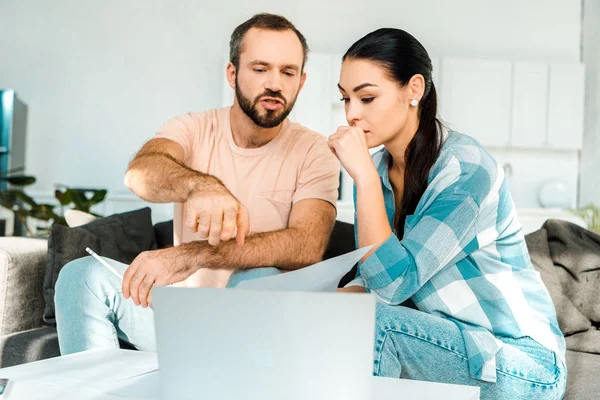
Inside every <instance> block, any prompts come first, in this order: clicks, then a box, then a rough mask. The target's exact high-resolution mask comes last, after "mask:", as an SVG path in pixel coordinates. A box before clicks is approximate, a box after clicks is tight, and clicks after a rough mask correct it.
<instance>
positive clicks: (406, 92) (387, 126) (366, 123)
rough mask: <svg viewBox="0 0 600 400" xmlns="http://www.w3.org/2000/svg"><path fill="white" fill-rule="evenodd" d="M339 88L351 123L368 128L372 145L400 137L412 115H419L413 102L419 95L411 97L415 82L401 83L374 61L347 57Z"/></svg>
mask: <svg viewBox="0 0 600 400" xmlns="http://www.w3.org/2000/svg"><path fill="white" fill-rule="evenodd" d="M411 81H412V80H411ZM338 88H339V90H340V93H341V95H342V101H343V102H344V103H345V109H346V120H347V121H348V124H349V125H350V126H356V127H358V128H361V129H362V130H363V131H364V132H365V134H366V140H367V146H369V148H373V147H377V146H379V145H382V144H384V145H385V144H387V143H389V142H390V141H391V140H393V139H396V138H397V136H398V135H400V134H402V132H403V131H404V130H405V127H406V126H407V123H408V122H410V119H411V118H413V119H414V118H416V108H417V107H412V106H411V105H410V101H411V100H412V98H415V97H412V98H411V95H412V94H413V93H414V90H412V88H411V85H410V84H409V85H406V86H404V87H401V86H400V84H399V83H398V82H396V81H394V80H392V79H390V77H389V76H388V74H387V72H386V71H385V70H384V69H383V68H382V67H381V66H379V65H378V64H376V63H374V62H372V61H367V60H353V59H346V60H345V61H344V62H343V63H342V71H341V74H340V83H339V84H338ZM416 98H417V100H419V97H418V96H417V97H416ZM411 107H412V110H411Z"/></svg>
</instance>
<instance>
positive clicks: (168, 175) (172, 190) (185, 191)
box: [125, 153, 220, 203]
mask: <svg viewBox="0 0 600 400" xmlns="http://www.w3.org/2000/svg"><path fill="white" fill-rule="evenodd" d="M125 184H126V186H127V187H128V188H129V189H130V190H132V191H133V192H134V193H135V194H136V195H137V196H138V197H140V198H142V199H144V200H146V201H149V202H153V203H182V202H185V201H187V200H188V198H189V197H190V195H191V194H192V193H193V192H195V191H200V190H203V187H210V186H214V185H218V184H220V182H219V180H218V179H216V178H215V177H213V176H211V175H207V174H203V173H201V172H198V171H195V170H193V169H191V168H188V167H186V166H185V165H183V164H180V163H179V162H177V160H175V159H174V158H173V157H171V156H170V155H168V154H164V153H146V154H143V155H140V156H138V157H136V158H135V159H134V160H133V161H132V162H131V164H130V165H129V169H128V170H127V174H126V176H125Z"/></svg>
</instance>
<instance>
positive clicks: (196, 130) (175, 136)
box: [154, 114, 201, 164]
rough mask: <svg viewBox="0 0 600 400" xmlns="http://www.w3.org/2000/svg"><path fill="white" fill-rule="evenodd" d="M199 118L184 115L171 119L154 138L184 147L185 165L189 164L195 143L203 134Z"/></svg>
mask: <svg viewBox="0 0 600 400" xmlns="http://www.w3.org/2000/svg"><path fill="white" fill-rule="evenodd" d="M200 117H201V115H200ZM198 118H199V116H198V115H192V114H184V115H180V116H178V117H175V118H173V119H170V120H168V121H167V122H165V123H164V124H163V125H162V126H161V127H160V129H159V130H158V132H157V133H156V135H155V136H154V138H155V139H169V140H172V141H174V142H176V143H178V144H179V145H180V146H181V147H183V152H184V157H183V163H184V164H187V163H188V161H189V158H190V155H191V154H192V153H193V148H194V142H195V140H196V139H197V137H198V135H200V133H201V132H200V125H201V124H200V123H199V121H198Z"/></svg>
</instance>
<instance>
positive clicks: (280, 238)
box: [178, 228, 329, 271]
mask: <svg viewBox="0 0 600 400" xmlns="http://www.w3.org/2000/svg"><path fill="white" fill-rule="evenodd" d="M328 236H329V235H317V234H313V235H311V234H310V233H308V232H306V231H303V230H300V229H295V228H289V229H283V230H280V231H274V232H265V233H258V234H254V235H251V236H248V237H247V238H246V243H245V244H244V245H243V246H239V245H237V244H236V242H235V241H228V242H222V243H221V244H220V245H218V246H210V245H209V244H208V243H207V242H191V243H186V244H184V245H181V246H179V247H178V250H179V251H180V253H179V256H178V262H181V263H184V264H185V265H187V266H193V267H195V268H211V269H248V268H259V267H277V268H280V269H284V270H290V271H291V270H295V269H299V268H303V267H306V266H308V265H311V264H314V263H316V262H319V261H321V260H322V258H323V253H324V252H325V248H326V246H327V237H328Z"/></svg>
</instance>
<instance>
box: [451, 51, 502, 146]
mask: <svg viewBox="0 0 600 400" xmlns="http://www.w3.org/2000/svg"><path fill="white" fill-rule="evenodd" d="M511 74H512V64H511V63H510V62H508V61H488V60H470V59H452V58H445V59H443V60H442V68H441V88H440V104H439V106H440V114H441V116H442V119H443V120H444V121H445V122H446V123H448V125H449V127H450V128H451V129H453V130H456V131H458V132H461V133H464V134H467V135H470V136H472V137H474V138H476V139H477V140H479V141H480V142H481V143H483V144H484V145H486V146H491V147H505V146H509V145H510V137H511V135H510V113H511Z"/></svg>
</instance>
